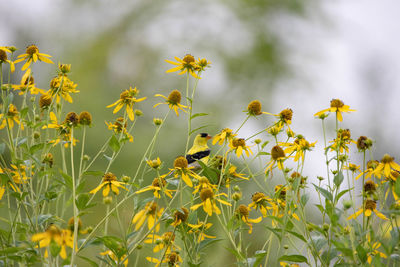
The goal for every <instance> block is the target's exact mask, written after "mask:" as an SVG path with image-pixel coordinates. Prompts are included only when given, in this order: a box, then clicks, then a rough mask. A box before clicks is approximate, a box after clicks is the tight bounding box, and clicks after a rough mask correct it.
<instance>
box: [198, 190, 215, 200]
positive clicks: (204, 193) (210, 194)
mask: <svg viewBox="0 0 400 267" xmlns="http://www.w3.org/2000/svg"><path fill="white" fill-rule="evenodd" d="M213 197H214V192H213V191H212V190H211V189H210V188H203V189H202V190H201V191H200V199H201V201H203V202H204V201H206V199H208V198H213Z"/></svg>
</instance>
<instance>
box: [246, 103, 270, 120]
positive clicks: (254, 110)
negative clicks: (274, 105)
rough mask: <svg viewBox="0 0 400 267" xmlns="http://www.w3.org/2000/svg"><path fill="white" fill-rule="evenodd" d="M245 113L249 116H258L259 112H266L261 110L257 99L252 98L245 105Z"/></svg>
mask: <svg viewBox="0 0 400 267" xmlns="http://www.w3.org/2000/svg"><path fill="white" fill-rule="evenodd" d="M246 111H247V115H249V116H258V115H261V114H267V112H262V111H261V102H260V101H258V100H253V101H251V102H250V103H249V105H248V106H247V110H246Z"/></svg>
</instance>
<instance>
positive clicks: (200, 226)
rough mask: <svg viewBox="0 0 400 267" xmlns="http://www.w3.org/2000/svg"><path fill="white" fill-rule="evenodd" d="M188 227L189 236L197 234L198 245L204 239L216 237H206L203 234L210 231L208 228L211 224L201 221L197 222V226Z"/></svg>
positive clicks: (190, 225)
mask: <svg viewBox="0 0 400 267" xmlns="http://www.w3.org/2000/svg"><path fill="white" fill-rule="evenodd" d="M188 226H189V227H190V228H191V229H190V230H189V232H188V233H189V234H193V233H194V234H198V235H199V236H198V238H197V243H200V242H201V241H203V240H204V239H206V238H216V236H212V235H207V234H205V233H204V232H205V231H206V230H208V229H210V227H211V226H212V223H204V222H201V221H197V224H190V223H188Z"/></svg>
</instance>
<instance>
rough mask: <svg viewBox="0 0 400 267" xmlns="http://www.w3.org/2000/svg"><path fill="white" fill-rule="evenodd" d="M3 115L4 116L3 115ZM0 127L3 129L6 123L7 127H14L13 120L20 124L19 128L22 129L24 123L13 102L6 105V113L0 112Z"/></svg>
mask: <svg viewBox="0 0 400 267" xmlns="http://www.w3.org/2000/svg"><path fill="white" fill-rule="evenodd" d="M4 115H5V116H4ZM0 121H1V123H0V129H3V128H4V127H6V125H7V124H8V127H9V128H10V129H12V128H13V127H14V122H15V123H16V124H18V125H20V126H21V130H23V129H24V124H23V123H22V122H21V121H20V118H19V112H18V110H17V107H16V106H14V105H13V104H10V105H9V106H8V111H7V113H6V114H0Z"/></svg>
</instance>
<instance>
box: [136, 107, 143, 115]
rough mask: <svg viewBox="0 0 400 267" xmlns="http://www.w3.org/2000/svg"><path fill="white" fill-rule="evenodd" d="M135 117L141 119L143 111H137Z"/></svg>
mask: <svg viewBox="0 0 400 267" xmlns="http://www.w3.org/2000/svg"><path fill="white" fill-rule="evenodd" d="M135 115H136V116H138V117H140V116H142V115H143V111H141V110H140V109H135Z"/></svg>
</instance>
